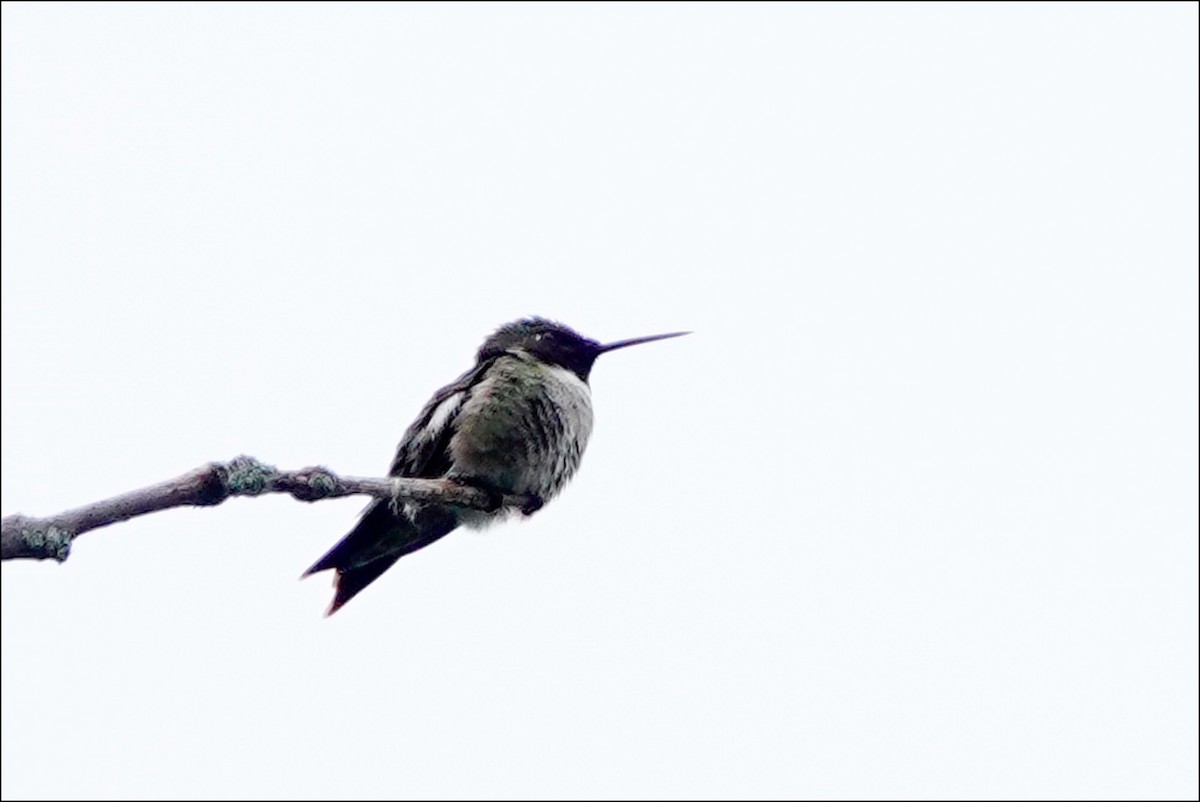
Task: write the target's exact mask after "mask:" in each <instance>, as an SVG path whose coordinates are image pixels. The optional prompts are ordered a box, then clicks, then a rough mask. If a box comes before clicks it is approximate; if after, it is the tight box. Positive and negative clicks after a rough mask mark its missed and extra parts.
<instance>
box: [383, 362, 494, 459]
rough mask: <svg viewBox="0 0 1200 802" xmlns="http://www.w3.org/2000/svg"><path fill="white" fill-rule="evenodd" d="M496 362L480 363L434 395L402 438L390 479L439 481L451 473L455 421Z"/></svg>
mask: <svg viewBox="0 0 1200 802" xmlns="http://www.w3.org/2000/svg"><path fill="white" fill-rule="evenodd" d="M494 361H495V360H494V359H490V360H487V361H484V362H480V363H479V364H477V365H475V367H473V368H471V369H470V370H468V371H467V372H466V373H464V374H463V375H461V376H459V377H458V378H457V379H456V380H455V381H454V382H452V383H451V384H447V385H446V386H445V387H443V388H442V389H440V390H438V391H437V392H436V393H434V394H433V398H431V399H429V403H427V404H426V405H425V408H424V409H422V410H421V414H420V415H418V416H417V419H416V420H415V421H413V423H412V425H411V426H409V427H408V430H407V431H406V432H405V433H404V436H403V437H402V438H400V445H399V446H398V447H397V449H396V457H395V459H393V460H392V467H391V468H390V469H389V470H388V475H389V476H407V477H411V478H421V479H436V478H438V477H440V476H444V475H445V474H446V472H447V471H449V470H450V438H451V437H452V436H453V435H454V430H455V426H454V423H455V420H456V419H457V417H458V415H459V413H460V412H462V408H463V405H464V404H466V401H467V399H468V398H470V396H471V391H472V390H473V389H474V388H475V387H476V386H477V385H478V384H479V383H480V382H481V381H482V380H483V378H484V376H485V374H486V373H487V370H488V368H489V367H491V365H492V363H493V362H494Z"/></svg>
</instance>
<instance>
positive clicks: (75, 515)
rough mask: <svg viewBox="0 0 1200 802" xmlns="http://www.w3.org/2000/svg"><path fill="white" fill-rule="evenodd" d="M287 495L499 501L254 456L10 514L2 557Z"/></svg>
mask: <svg viewBox="0 0 1200 802" xmlns="http://www.w3.org/2000/svg"><path fill="white" fill-rule="evenodd" d="M264 493H288V494H289V495H291V496H292V497H293V498H295V499H297V500H299V501H320V500H321V499H326V498H341V497H342V496H362V495H366V496H374V497H375V498H379V499H387V500H388V501H390V502H391V503H392V504H393V505H394V506H396V507H397V508H398V507H399V505H400V504H401V503H403V502H405V501H417V502H425V503H437V504H450V505H453V506H456V507H466V508H468V509H476V510H485V511H490V510H494V509H495V508H496V497H495V496H494V495H492V494H490V493H489V492H488V491H486V490H480V489H478V488H474V487H469V486H467V485H463V484H459V483H457V482H453V481H450V480H448V479H403V478H397V477H386V478H382V479H376V478H369V477H368V478H364V477H357V476H338V475H337V474H335V473H333V472H332V471H330V470H327V469H325V468H320V467H316V468H302V469H300V470H298V471H281V470H278V469H277V468H275V467H274V466H272V465H264V464H263V463H261V462H259V461H258V460H256V459H254V458H253V457H246V456H242V457H236V458H235V459H233V460H230V461H229V462H210V463H209V464H207V465H205V466H203V467H200V468H197V469H196V470H194V471H189V472H188V473H185V474H184V475H183V476H178V477H176V478H174V479H171V480H168V481H166V482H162V483H160V484H156V485H151V486H150V487H144V488H142V489H141V490H134V491H132V492H129V493H124V494H122V495H120V496H114V497H113V498H110V499H105V500H104V501H97V502H96V503H95V504H88V505H86V506H83V507H77V508H76V509H73V510H67V511H66V512H63V513H59V514H58V515H51V516H49V517H46V518H30V517H27V516H24V515H10V516H9V517H7V518H5V519H4V520H3V521H0V560H16V559H32V560H58V561H59V562H63V561H64V560H66V559H67V557H68V555H69V554H70V553H71V543H72V542H73V541H74V540H75V538H77V537H79V536H80V535H82V534H83V533H84V532H88V531H91V530H92V529H99V528H100V527H102V526H108V525H109V524H115V523H118V522H119V521H128V520H129V519H130V518H136V517H137V516H139V515H145V514H147V513H151V512H158V511H159V510H166V509H170V508H171V507H210V506H212V505H214V504H220V503H221V502H223V501H225V500H226V499H229V498H233V497H234V496H259V495H262V494H264ZM531 503H535V500H534V499H531V498H530V497H528V496H513V495H506V496H502V497H501V504H502V505H503V506H505V507H517V508H523V507H527V506H528V505H530V504H531Z"/></svg>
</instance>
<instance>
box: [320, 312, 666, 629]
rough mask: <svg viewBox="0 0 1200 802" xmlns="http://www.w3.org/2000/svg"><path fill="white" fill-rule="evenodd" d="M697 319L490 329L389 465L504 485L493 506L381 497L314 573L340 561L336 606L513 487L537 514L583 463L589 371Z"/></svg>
mask: <svg viewBox="0 0 1200 802" xmlns="http://www.w3.org/2000/svg"><path fill="white" fill-rule="evenodd" d="M684 334H688V332H686V331H680V332H674V333H672V334H657V335H654V336H651V337H636V338H634V339H631V340H618V341H617V342H614V343H609V344H607V345H601V344H600V343H598V342H596V341H595V340H589V339H588V338H587V337H584V336H582V335H580V334H578V333H576V332H575V331H572V330H571V329H569V328H567V327H566V326H564V325H562V324H561V323H555V322H553V321H550V320H544V319H542V318H537V317H534V318H526V319H524V320H517V321H514V322H512V323H508V324H505V325H504V326H501V327H500V328H499V329H497V330H496V333H495V334H493V335H492V336H490V337H488V338H487V339H486V340H484V342H483V345H482V346H480V348H479V352H478V353H477V354H476V356H475V366H474V367H472V368H471V369H470V370H468V371H467V372H466V373H464V374H463V375H462V376H459V377H458V379H457V380H455V381H454V382H453V383H452V384H448V385H446V386H445V387H443V388H442V389H440V390H438V391H437V392H436V393H434V395H433V398H431V399H429V403H427V404H426V405H425V408H424V409H422V410H421V414H420V415H418V416H417V419H416V421H414V422H413V424H412V425H411V426H409V427H408V431H406V432H405V433H404V437H403V438H402V439H401V440H400V445H399V447H398V448H397V450H396V458H395V459H393V460H392V467H391V469H390V470H389V471H388V475H389V476H406V477H413V478H426V479H439V478H445V479H450V480H453V481H456V482H461V483H463V484H466V485H470V486H472V487H477V488H480V489H483V490H486V491H488V492H489V493H491V494H494V495H495V496H496V498H497V505H496V506H497V509H496V510H494V511H492V512H483V511H480V510H471V509H465V508H462V507H454V506H450V505H441V504H418V503H414V502H406V503H404V504H403V505H402V508H401V509H399V510H397V509H396V508H395V507H394V506H392V504H391V503H390V502H389V501H385V500H376V501H374V502H373V503H372V504H371V505H370V506H369V507H367V509H366V511H365V512H364V513H363V516H362V518H361V519H360V520H359V522H358V524H357V525H356V526H355V527H354V529H352V530H350V534H348V535H346V536H345V537H344V538H342V539H341V540H340V541H339V542H338V543H337V545H335V546H334V547H333V548H332V549H330V550H329V553H328V554H326V555H325V556H324V557H322V558H321V559H319V560H317V561H316V562H315V563H313V565H312V567H311V568H309V569H308V570H307V571H305V572H304V576H308V575H309V574H314V573H317V572H318V571H326V570H329V569H333V570H334V571H336V572H337V591H336V593H335V595H334V598H333V603H332V604H330V606H329V610H328V612H327V613H326V615H332V614H333V613H335V612H337V610H338V609H339V608H340V607H341V606H342V605H344V604H345V603H346V602H348V601H350V599H352V598H354V597H355V596H356V595H357V594H358V593H359V592H360V591H362V589H363V588H365V587H366V586H367V585H369V584H371V583H372V582H374V581H375V580H376V579H378V578H379V576H380V575H381V574H383V572H384V571H386V570H387V569H388V568H391V567H392V565H393V564H394V563H395V562H396V560H399V559H400V558H401V557H403V556H404V555H406V554H411V553H412V552H414V551H416V550H417V549H421V548H424V547H425V546H428V545H429V544H430V543H432V542H434V541H435V540H438V539H440V538H443V537H445V536H446V535H448V534H450V533H451V532H452V531H454V530H455V529H456V528H458V526H459V525H460V524H466V525H468V526H475V527H478V526H482V525H484V524H487V523H490V522H492V521H494V520H498V519H499V518H502V517H504V516H505V515H507V514H509V513H511V512H512V511H513V510H512V509H511V508H502V507H500V504H499V501H498V499H499V497H500V496H501V495H502V494H512V495H523V496H527V497H529V498H530V499H532V501H531V503H529V504H528V505H526V506H525V507H523V508H522V510H521V511H522V512H523V513H524V514H526V515H532V514H533V513H534V512H535V511H537V510H538V509H539V508H541V506H542V505H543V504H545V502H547V501H549V500H550V499H551V498H553V497H554V496H555V495H556V494H557V493H558V491H560V490H561V489H562V488H563V485H565V484H566V483H567V480H568V479H570V478H571V476H572V475H573V474H574V473H575V470H576V469H577V468H578V467H579V461H580V459H581V458H582V457H583V449H584V448H585V447H586V446H587V441H588V436H589V435H590V434H591V432H592V400H591V391H590V390H589V389H588V374H590V373H591V371H592V365H593V364H594V363H595V362H596V357H598V356H600V355H601V354H603V353H607V352H609V351H615V350H617V349H618V348H625V347H626V346H630V345H638V344H639V343H648V342H653V341H654V340H665V339H667V338H668V337H680V336H682V335H684Z"/></svg>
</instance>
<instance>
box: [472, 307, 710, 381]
mask: <svg viewBox="0 0 1200 802" xmlns="http://www.w3.org/2000/svg"><path fill="white" fill-rule="evenodd" d="M690 333H691V332H687V331H677V332H672V333H671V334H654V335H651V336H649V337H635V338H633V339H630V340H618V341H616V342H612V343H608V344H602V343H599V342H596V341H595V340H592V339H589V338H587V337H584V336H583V335H582V334H580V333H579V332H577V331H575V330H574V329H572V328H570V327H568V326H564V325H563V324H562V323H556V322H554V321H553V320H546V319H545V318H540V317H530V318H524V319H522V320H515V321H513V322H512V323H506V324H504V325H503V326H501V327H500V328H498V329H497V330H496V332H495V333H494V334H492V335H491V336H490V337H488V338H487V340H485V341H484V343H483V345H482V346H480V348H479V354H478V356H477V359H478V360H479V361H481V362H482V361H484V360H487V359H492V358H494V357H497V356H500V355H501V354H503V353H505V352H506V351H512V350H519V351H524V352H525V353H527V354H529V355H530V356H532V357H534V358H536V359H538V360H539V361H541V362H545V363H546V364H549V365H558V366H560V367H564V368H566V369H567V370H570V371H572V372H573V373H574V374H575V375H576V376H578V377H579V378H580V379H582V380H583V381H587V380H588V375H589V374H590V373H591V371H592V365H594V364H595V362H596V358H597V357H598V356H600V355H601V354H604V353H607V352H609V351H615V350H617V349H618V348H625V347H627V346H630V345H638V344H640V343H648V342H653V341H655V340H665V339H667V338H669V337H681V336H683V335H684V334H690Z"/></svg>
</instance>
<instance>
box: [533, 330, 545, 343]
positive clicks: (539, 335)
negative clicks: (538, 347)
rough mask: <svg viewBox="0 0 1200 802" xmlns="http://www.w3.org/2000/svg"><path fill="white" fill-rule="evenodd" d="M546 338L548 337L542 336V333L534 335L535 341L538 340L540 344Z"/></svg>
mask: <svg viewBox="0 0 1200 802" xmlns="http://www.w3.org/2000/svg"><path fill="white" fill-rule="evenodd" d="M545 336H546V335H545V334H542V333H541V332H538V333H537V334H535V335H533V339H535V340H537V341H539V342H540V341H541V339H542V338H543V337H545Z"/></svg>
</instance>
